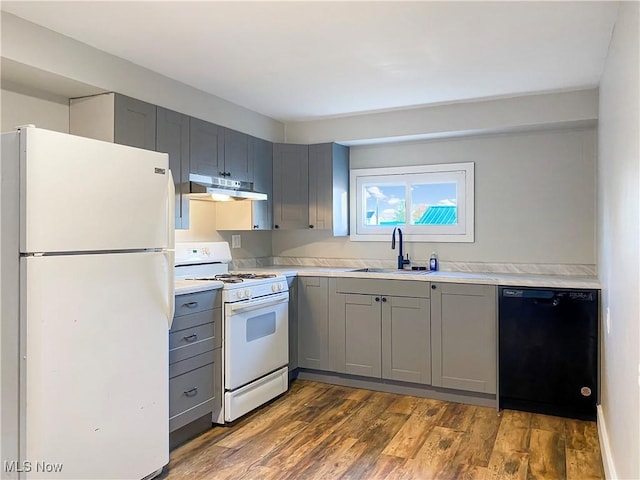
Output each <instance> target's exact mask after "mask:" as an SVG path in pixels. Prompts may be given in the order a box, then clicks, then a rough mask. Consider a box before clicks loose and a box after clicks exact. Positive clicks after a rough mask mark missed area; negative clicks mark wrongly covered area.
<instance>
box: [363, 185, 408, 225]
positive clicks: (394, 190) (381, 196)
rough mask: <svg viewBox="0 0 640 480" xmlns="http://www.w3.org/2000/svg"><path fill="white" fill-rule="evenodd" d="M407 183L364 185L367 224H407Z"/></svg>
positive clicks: (365, 221) (365, 220)
mask: <svg viewBox="0 0 640 480" xmlns="http://www.w3.org/2000/svg"><path fill="white" fill-rule="evenodd" d="M406 190H407V187H406V185H398V184H395V185H394V184H372V183H366V184H363V185H362V191H363V195H364V202H363V203H364V205H365V212H364V213H365V216H364V222H363V223H364V224H365V225H405V224H406V221H407V220H406V209H405V203H406Z"/></svg>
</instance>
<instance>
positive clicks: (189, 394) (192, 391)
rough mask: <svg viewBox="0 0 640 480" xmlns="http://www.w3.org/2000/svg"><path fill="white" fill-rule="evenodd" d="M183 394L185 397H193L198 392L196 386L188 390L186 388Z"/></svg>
mask: <svg viewBox="0 0 640 480" xmlns="http://www.w3.org/2000/svg"><path fill="white" fill-rule="evenodd" d="M184 394H185V395H186V396H187V397H195V396H196V395H197V394H198V387H193V388H190V389H189V390H186V391H185V392H184Z"/></svg>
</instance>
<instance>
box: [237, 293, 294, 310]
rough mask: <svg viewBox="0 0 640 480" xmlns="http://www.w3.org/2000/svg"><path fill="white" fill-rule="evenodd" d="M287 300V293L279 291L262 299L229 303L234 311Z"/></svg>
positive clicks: (262, 306)
mask: <svg viewBox="0 0 640 480" xmlns="http://www.w3.org/2000/svg"><path fill="white" fill-rule="evenodd" d="M288 301H289V293H288V292H287V293H280V294H278V295H270V296H269V297H267V298H265V299H264V300H258V301H255V302H252V301H249V302H241V303H236V304H232V305H231V311H232V312H234V313H239V312H248V311H250V310H256V309H258V308H264V307H270V306H271V305H277V304H279V303H286V302H288Z"/></svg>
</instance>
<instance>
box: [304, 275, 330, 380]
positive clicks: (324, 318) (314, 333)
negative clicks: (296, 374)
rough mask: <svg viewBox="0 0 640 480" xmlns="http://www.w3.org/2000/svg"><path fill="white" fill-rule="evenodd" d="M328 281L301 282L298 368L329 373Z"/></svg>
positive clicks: (308, 280) (310, 280) (305, 279)
mask: <svg viewBox="0 0 640 480" xmlns="http://www.w3.org/2000/svg"><path fill="white" fill-rule="evenodd" d="M328 280H329V279H327V278H321V277H299V279H298V366H300V367H303V368H313V369H317V370H329V369H330V364H329V295H328Z"/></svg>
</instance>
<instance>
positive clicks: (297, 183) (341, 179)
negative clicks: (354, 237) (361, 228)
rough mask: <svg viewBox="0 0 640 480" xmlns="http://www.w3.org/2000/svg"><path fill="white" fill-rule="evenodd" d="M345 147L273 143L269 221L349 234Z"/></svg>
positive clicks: (287, 227)
mask: <svg viewBox="0 0 640 480" xmlns="http://www.w3.org/2000/svg"><path fill="white" fill-rule="evenodd" d="M348 202H349V149H348V148H347V147H344V146H342V145H338V144H335V143H323V144H317V145H294V144H286V143H276V144H274V146H273V216H274V219H273V223H274V228H275V229H279V230H299V229H307V228H312V229H316V230H330V231H331V232H332V233H333V235H336V236H339V235H348V234H349V203H348Z"/></svg>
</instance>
